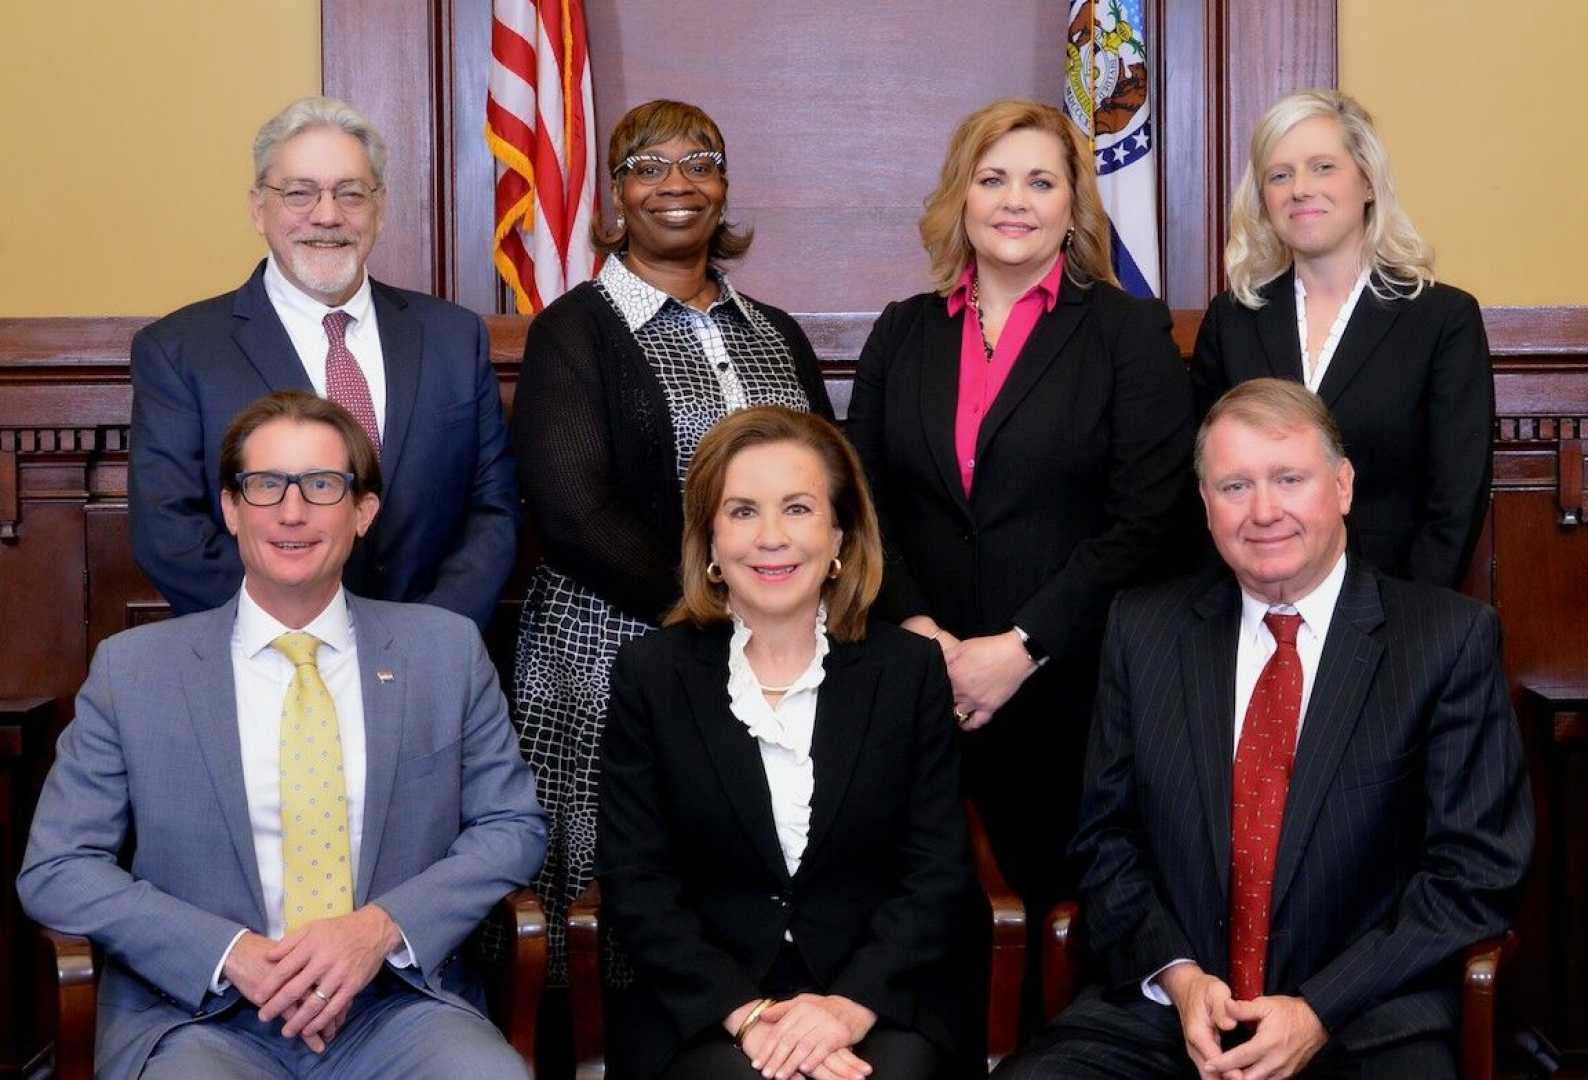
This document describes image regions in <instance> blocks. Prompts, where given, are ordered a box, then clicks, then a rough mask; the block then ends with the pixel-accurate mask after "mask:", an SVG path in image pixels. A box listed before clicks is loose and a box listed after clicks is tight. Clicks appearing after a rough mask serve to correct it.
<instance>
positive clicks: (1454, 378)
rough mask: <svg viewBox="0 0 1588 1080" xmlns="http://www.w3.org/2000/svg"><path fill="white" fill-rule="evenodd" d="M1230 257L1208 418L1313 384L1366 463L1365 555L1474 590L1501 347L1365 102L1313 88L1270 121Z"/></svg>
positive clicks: (1282, 105)
mask: <svg viewBox="0 0 1588 1080" xmlns="http://www.w3.org/2000/svg"><path fill="white" fill-rule="evenodd" d="M1224 263H1225V272H1226V275H1227V276H1228V279H1229V285H1230V288H1229V291H1228V292H1225V293H1222V294H1221V295H1219V296H1218V297H1216V298H1215V299H1214V301H1213V303H1212V304H1210V305H1209V306H1208V310H1207V315H1206V317H1205V318H1204V319H1203V322H1202V329H1201V332H1200V333H1199V334H1198V335H1197V344H1196V353H1195V358H1194V359H1193V362H1192V366H1191V375H1192V381H1193V384H1194V385H1195V387H1196V393H1197V409H1198V413H1199V414H1202V413H1205V412H1206V411H1207V410H1208V408H1210V407H1211V406H1212V404H1213V402H1215V401H1217V400H1218V398H1219V396H1220V395H1221V394H1223V393H1224V391H1225V390H1228V389H1229V388H1230V387H1232V386H1235V385H1236V384H1238V383H1242V382H1245V381H1246V380H1248V379H1253V378H1260V377H1263V376H1273V377H1278V378H1284V379H1292V380H1294V381H1296V382H1301V383H1304V384H1306V386H1307V388H1308V389H1310V390H1313V391H1315V392H1316V393H1317V394H1318V395H1319V396H1320V397H1322V398H1323V400H1324V403H1325V404H1327V405H1328V406H1329V410H1330V412H1332V413H1333V414H1334V417H1335V420H1336V421H1337V422H1338V423H1339V425H1340V428H1341V431H1342V432H1343V433H1344V435H1345V449H1346V453H1347V454H1349V455H1350V457H1351V461H1352V463H1353V464H1355V466H1356V477H1357V479H1356V505H1355V507H1354V508H1353V509H1352V511H1351V519H1350V524H1351V536H1352V540H1353V542H1354V544H1355V546H1356V548H1357V550H1358V551H1359V552H1360V553H1361V554H1362V556H1363V557H1364V558H1366V559H1367V560H1368V561H1370V562H1372V563H1374V564H1375V565H1376V566H1378V567H1379V569H1381V570H1384V571H1386V572H1388V573H1390V574H1394V575H1396V576H1398V577H1406V578H1413V579H1416V580H1420V581H1427V582H1430V583H1432V584H1436V585H1444V586H1448V587H1456V586H1459V585H1460V584H1461V580H1462V577H1463V576H1464V574H1465V572H1466V567H1467V563H1468V561H1469V560H1470V559H1471V557H1472V550H1473V547H1474V545H1475V544H1476V543H1477V539H1478V533H1479V531H1480V529H1481V528H1482V525H1483V516H1484V514H1485V512H1486V511H1487V508H1488V503H1489V476H1490V467H1491V466H1490V456H1489V439H1490V432H1491V430H1492V428H1493V423H1494V382H1493V378H1492V375H1491V373H1490V368H1489V343H1488V338H1487V337H1486V336H1485V334H1484V331H1483V317H1482V315H1481V313H1480V312H1479V310H1478V303H1477V301H1476V300H1474V299H1473V298H1472V297H1471V296H1470V295H1468V294H1467V293H1464V292H1462V291H1461V290H1460V289H1457V288H1453V287H1451V286H1449V285H1445V284H1442V283H1438V282H1435V280H1434V261H1433V252H1432V250H1431V249H1430V248H1429V247H1428V245H1427V244H1426V243H1424V242H1423V239H1422V237H1421V236H1419V235H1418V233H1417V230H1416V228H1415V227H1414V226H1413V225H1412V222H1411V219H1410V218H1408V217H1407V215H1406V213H1405V211H1404V210H1402V209H1401V206H1400V203H1399V201H1398V200H1397V198H1396V195H1395V185H1394V182H1393V180H1392V179H1391V177H1390V169H1389V155H1388V153H1387V152H1386V151H1385V148H1384V143H1383V141H1382V140H1381V139H1380V138H1379V136H1378V132H1377V131H1375V130H1374V128H1373V121H1372V117H1370V116H1369V115H1368V113H1367V111H1366V110H1364V109H1363V108H1362V106H1361V105H1359V104H1358V103H1357V102H1356V101H1355V100H1353V99H1352V98H1350V97H1348V96H1347V95H1345V94H1342V93H1340V92H1339V91H1337V90H1308V91H1305V92H1303V93H1298V94H1291V95H1290V96H1289V97H1286V98H1283V99H1281V100H1280V101H1279V102H1278V103H1276V104H1275V105H1274V106H1273V108H1271V109H1269V110H1268V112H1267V113H1266V114H1265V115H1264V116H1263V118H1262V120H1260V121H1259V122H1258V124H1257V128H1256V130H1254V131H1253V132H1252V145H1251V159H1250V162H1249V163H1248V165H1247V167H1246V173H1245V175H1244V176H1243V177H1242V178H1241V182H1240V186H1239V187H1238V188H1237V189H1236V192H1235V197H1234V200H1233V205H1232V206H1231V210H1230V238H1229V243H1228V244H1227V245H1226V247H1225V249H1224Z"/></svg>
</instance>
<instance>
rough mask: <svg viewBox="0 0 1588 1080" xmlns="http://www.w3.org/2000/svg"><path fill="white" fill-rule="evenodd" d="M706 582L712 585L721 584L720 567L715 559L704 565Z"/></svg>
mask: <svg viewBox="0 0 1588 1080" xmlns="http://www.w3.org/2000/svg"><path fill="white" fill-rule="evenodd" d="M706 580H707V581H709V582H711V583H712V584H713V585H721V584H722V567H720V566H718V565H717V560H716V559H713V560H711V561H710V562H709V563H707V564H706Z"/></svg>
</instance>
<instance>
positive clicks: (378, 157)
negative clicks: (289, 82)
mask: <svg viewBox="0 0 1588 1080" xmlns="http://www.w3.org/2000/svg"><path fill="white" fill-rule="evenodd" d="M318 127H334V128H340V129H341V130H343V131H345V132H347V133H348V134H349V135H351V136H353V138H355V139H357V140H358V141H359V143H360V144H361V145H362V146H363V147H364V156H365V157H367V158H368V159H369V171H370V172H371V173H372V174H373V175H374V177H375V186H376V187H384V186H385V184H386V140H385V139H383V138H381V137H380V132H379V131H377V130H375V125H374V124H372V123H370V122H369V120H368V119H367V118H366V117H365V116H364V114H363V113H361V112H359V111H358V110H357V109H355V108H353V106H351V105H349V104H348V103H347V102H345V101H338V100H337V99H336V98H329V97H303V98H299V99H298V100H297V101H294V102H293V103H292V104H291V105H288V106H287V107H286V108H285V109H282V110H281V111H280V112H278V113H277V114H276V115H275V116H272V117H271V118H270V119H269V120H266V121H265V122H264V124H263V125H261V126H260V128H259V134H257V135H255V136H254V183H255V185H258V184H262V183H264V182H265V173H266V172H267V171H268V170H269V168H270V159H271V158H272V157H274V156H275V153H276V148H277V147H279V146H280V145H281V144H282V143H284V142H286V141H287V140H289V139H292V138H294V137H295V136H298V135H301V134H303V133H304V132H305V131H308V130H309V129H310V128H318Z"/></svg>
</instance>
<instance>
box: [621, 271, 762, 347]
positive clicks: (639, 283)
mask: <svg viewBox="0 0 1588 1080" xmlns="http://www.w3.org/2000/svg"><path fill="white" fill-rule="evenodd" d="M709 272H710V273H712V274H715V275H716V278H717V285H718V287H719V288H720V289H721V290H722V292H721V294H720V295H719V296H718V297H717V299H716V300H715V301H713V303H712V305H711V309H710V310H716V308H717V307H719V306H720V305H722V304H726V303H732V304H733V306H734V307H736V308H738V309H739V314H741V315H743V316H744V318H745V319H746V321H748V320H749V318H750V311H749V309H748V307H747V306H746V305H745V302H744V300H743V299H741V298H740V296H739V293H738V292H737V291H736V290H735V289H734V287H733V284H732V283H731V282H730V281H729V280H728V276H727V275H726V274H723V273H721V272H719V271H716V270H712V271H709ZM596 280H597V281H599V282H601V284H602V285H603V286H604V287H605V288H606V291H607V295H608V296H610V297H612V302H613V303H614V304H616V305H617V309H618V312H619V313H620V314H621V315H622V316H623V321H624V322H625V323H627V324H628V328H629V332H630V333H634V332H635V331H637V330H639V328H640V327H642V326H644V325H645V324H646V323H648V322H650V321H651V320H652V319H653V318H655V317H656V313H657V312H658V311H660V310H662V308H664V307H666V306H667V302H668V301H669V300H672V301H673V303H675V304H677V303H678V301H677V300H674V299H673V298H672V297H671V296H669V295H668V294H667V293H665V292H663V291H662V290H661V289H658V288H657V287H656V286H655V285H652V284H651V283H650V282H649V281H646V280H645V279H644V278H642V277H640V276H639V275H638V274H636V273H635V272H634V271H632V270H630V269H629V268H628V267H627V266H624V265H623V260H622V259H620V258H618V257H617V256H616V255H610V256H608V257H607V260H606V261H605V262H603V263H602V264H601V273H600V274H598V275H596ZM678 306H679V307H683V305H682V304H679V305H678ZM688 310H693V309H688Z"/></svg>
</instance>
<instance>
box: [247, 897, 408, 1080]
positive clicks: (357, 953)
mask: <svg viewBox="0 0 1588 1080" xmlns="http://www.w3.org/2000/svg"><path fill="white" fill-rule="evenodd" d="M401 944H402V934H401V933H400V932H399V931H398V929H397V924H396V923H395V922H393V921H392V919H391V916H389V915H387V914H386V912H385V911H384V910H382V909H381V908H380V907H378V906H376V905H374V904H366V905H365V906H364V907H361V908H359V909H358V910H357V911H354V912H351V913H349V914H347V915H339V916H336V917H334V918H329V919H317V920H315V921H314V922H311V923H306V924H304V925H303V926H300V927H298V928H297V929H295V930H293V931H292V932H291V933H289V934H287V935H286V936H285V937H284V938H282V939H281V940H280V941H276V940H274V939H273V938H268V937H265V936H264V935H262V934H256V933H254V932H252V931H249V932H247V933H245V934H243V936H242V937H240V938H238V939H237V944H236V945H234V946H233V947H232V951H231V953H230V954H229V955H228V956H227V958H226V965H225V967H224V969H223V972H222V973H223V974H224V975H225V977H226V978H227V979H228V980H229V981H230V982H231V983H232V985H233V986H235V987H237V989H238V992H239V993H241V994H242V995H243V997H245V998H247V999H248V1000H249V1001H251V1002H253V1003H254V1004H255V1005H257V1006H258V1007H259V1019H260V1020H262V1021H264V1022H266V1023H268V1022H270V1021H272V1020H274V1019H276V1018H277V1017H281V1018H283V1019H285V1021H286V1023H285V1025H284V1026H283V1027H282V1029H281V1034H282V1036H283V1037H285V1038H289V1039H291V1038H301V1039H302V1040H303V1042H304V1045H306V1046H307V1047H308V1048H309V1049H310V1050H313V1051H314V1052H315V1053H317V1054H319V1053H324V1052H325V1047H326V1044H327V1043H329V1042H330V1041H331V1040H332V1039H333V1038H335V1037H336V1033H337V1031H338V1030H340V1028H341V1026H342V1023H343V1021H345V1020H346V1018H347V1010H348V1007H349V1006H350V1005H351V1004H352V1001H353V998H354V997H355V996H357V994H358V992H359V991H360V990H362V989H364V987H366V986H368V985H369V983H370V980H372V979H373V978H374V977H375V974H376V973H377V972H378V971H380V967H381V964H382V963H383V962H384V961H385V959H386V956H387V955H388V954H389V953H391V952H392V951H393V950H395V949H396V948H397V947H398V946H399V945H401Z"/></svg>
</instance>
